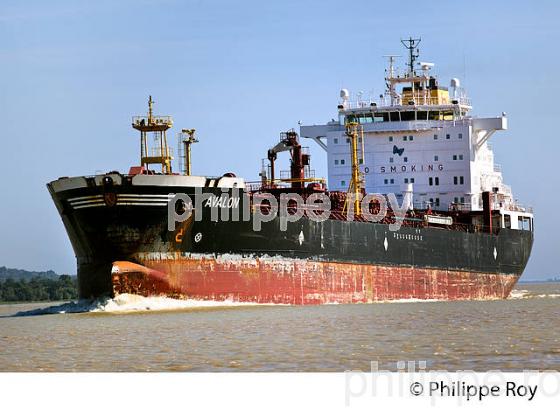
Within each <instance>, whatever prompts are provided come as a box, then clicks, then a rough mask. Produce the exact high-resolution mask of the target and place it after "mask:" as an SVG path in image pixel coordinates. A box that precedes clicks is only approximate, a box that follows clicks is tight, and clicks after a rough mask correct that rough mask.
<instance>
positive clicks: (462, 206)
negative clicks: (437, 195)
mask: <svg viewBox="0 0 560 410" xmlns="http://www.w3.org/2000/svg"><path fill="white" fill-rule="evenodd" d="M471 210H472V206H471V204H468V203H460V202H452V203H450V204H449V206H448V211H450V212H453V211H460V212H468V211H471Z"/></svg>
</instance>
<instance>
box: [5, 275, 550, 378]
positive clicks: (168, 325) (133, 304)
mask: <svg viewBox="0 0 560 410" xmlns="http://www.w3.org/2000/svg"><path fill="white" fill-rule="evenodd" d="M559 329H560V284H559V283H547V284H544V283H543V284H533V283H531V284H524V283H522V284H518V285H517V287H516V289H515V290H514V291H513V293H512V296H511V297H510V298H509V299H508V300H499V301H469V302H410V301H408V302H398V303H377V304H371V305H325V306H277V305H276V306H272V305H235V304H233V303H224V304H215V303H199V302H192V301H173V300H169V299H162V298H147V299H146V298H140V297H133V296H124V297H121V298H120V299H117V300H113V299H111V300H104V301H98V302H96V303H93V304H91V303H75V302H73V303H62V302H58V303H44V304H38V303H33V304H11V305H0V371H156V372H159V371H191V372H192V371H210V372H214V371H345V370H363V371H369V370H370V369H371V366H372V364H371V362H372V361H374V362H377V364H376V365H374V366H377V367H378V368H379V369H389V370H396V369H397V367H398V366H399V365H398V363H399V362H402V361H416V362H417V363H418V362H419V361H422V362H425V363H426V369H427V370H448V371H456V370H475V371H487V370H503V371H522V370H552V369H553V370H560V330H559Z"/></svg>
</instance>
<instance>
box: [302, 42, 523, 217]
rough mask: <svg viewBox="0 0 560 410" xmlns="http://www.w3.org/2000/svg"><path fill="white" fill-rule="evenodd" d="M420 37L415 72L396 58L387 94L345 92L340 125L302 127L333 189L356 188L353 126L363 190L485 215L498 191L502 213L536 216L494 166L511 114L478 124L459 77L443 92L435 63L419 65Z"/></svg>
mask: <svg viewBox="0 0 560 410" xmlns="http://www.w3.org/2000/svg"><path fill="white" fill-rule="evenodd" d="M419 41H420V40H419V39H412V38H411V39H409V40H406V41H404V42H403V44H404V45H405V47H406V48H407V50H408V52H409V62H408V64H407V65H408V69H407V71H406V72H404V73H403V72H400V71H399V70H397V68H396V67H395V59H396V56H388V59H389V67H388V69H387V70H386V72H387V75H386V77H385V84H386V90H385V92H384V94H381V95H379V96H378V98H375V99H374V98H370V99H364V98H363V94H362V93H360V92H359V93H357V94H355V95H354V96H353V95H352V94H351V93H350V92H349V91H348V90H347V89H342V90H341V91H340V100H339V103H338V106H337V110H338V119H332V120H331V121H329V122H327V123H326V124H319V125H310V126H301V128H300V135H301V136H302V137H303V138H311V139H313V140H315V141H316V142H317V143H318V144H319V145H320V146H321V147H322V148H323V149H324V150H325V151H326V152H327V161H328V187H329V189H330V190H332V191H347V190H349V186H350V185H351V184H352V180H353V178H352V175H353V170H352V155H353V152H352V151H353V150H352V140H351V138H349V136H348V134H347V128H348V127H349V126H353V124H357V125H358V126H359V130H358V131H357V132H358V133H359V138H358V141H357V143H358V145H357V146H358V150H359V152H358V156H357V157H358V159H359V164H358V165H359V169H360V173H361V174H362V175H363V186H364V188H365V191H366V192H369V193H381V194H388V193H395V194H396V195H397V198H399V197H401V198H402V197H403V195H404V193H405V192H413V197H414V200H413V205H414V207H415V208H418V209H421V208H424V209H425V208H426V207H431V208H433V209H436V210H445V211H447V210H450V209H463V210H469V211H480V210H482V207H483V203H482V202H483V201H482V192H484V191H490V192H492V193H493V198H494V209H498V208H500V209H503V210H504V211H506V210H507V211H515V212H525V211H528V210H526V209H524V208H523V207H521V206H520V205H518V204H517V203H516V202H515V200H514V199H513V196H512V193H511V188H510V187H509V186H508V185H506V184H505V183H504V182H503V177H502V172H501V168H500V167H499V166H498V165H495V164H494V154H493V151H492V147H491V145H490V144H489V143H488V141H489V139H490V137H491V136H492V135H493V134H494V133H495V132H496V131H500V130H506V129H507V117H506V115H505V113H502V114H501V115H498V116H495V117H488V118H477V117H474V116H472V115H471V114H470V111H471V110H472V105H471V101H470V100H469V98H468V97H467V95H466V92H465V90H464V89H463V88H462V87H461V84H460V81H459V80H458V79H457V78H452V79H451V80H450V83H449V87H443V86H441V85H440V84H439V82H438V79H437V77H436V76H435V75H433V74H432V69H433V67H434V64H432V63H425V62H420V63H418V62H417V58H418V55H419V53H418V44H419Z"/></svg>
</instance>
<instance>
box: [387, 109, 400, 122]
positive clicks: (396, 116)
mask: <svg viewBox="0 0 560 410" xmlns="http://www.w3.org/2000/svg"><path fill="white" fill-rule="evenodd" d="M389 118H391V121H400V120H401V116H400V115H399V112H398V111H393V112H391V113H389Z"/></svg>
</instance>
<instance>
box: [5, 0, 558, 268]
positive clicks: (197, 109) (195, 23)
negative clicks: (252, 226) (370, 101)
mask: <svg viewBox="0 0 560 410" xmlns="http://www.w3.org/2000/svg"><path fill="white" fill-rule="evenodd" d="M559 12H560V5H559V4H558V3H557V2H554V1H540V2H538V3H536V2H535V3H534V4H532V2H527V1H523V2H522V1H492V2H488V1H485V2H482V1H469V2H450V1H433V2H425V3H422V4H421V3H418V2H417V1H401V2H398V4H397V3H391V2H374V1H359V0H356V1H353V2H340V1H330V0H323V1H315V2H311V1H292V0H283V1H278V2H272V1H269V2H265V1H237V2H226V1H202V0H200V1H157V2H156V1H122V2H117V1H97V2H86V1H83V2H81V1H49V2H44V1H25V2H22V1H10V0H8V1H6V0H4V1H2V3H1V5H0V64H1V67H2V69H1V73H2V75H1V76H0V90H1V91H0V115H1V117H2V128H1V135H2V139H1V141H2V146H1V150H2V153H3V155H2V161H1V163H0V171H1V175H0V178H1V181H2V182H0V187H1V191H0V192H1V193H0V266H1V265H6V266H10V267H21V268H27V269H41V270H42V269H54V270H56V271H58V272H60V273H64V272H69V273H74V272H75V259H74V256H73V253H72V249H71V247H70V243H69V241H68V239H67V238H66V234H65V232H64V228H63V226H62V223H61V221H60V218H59V216H58V215H57V213H56V210H55V207H54V205H53V204H52V203H51V200H50V197H49V194H48V192H47V190H46V188H45V184H46V182H48V181H50V180H52V179H56V178H58V177H59V176H64V175H83V174H94V173H95V172H96V171H100V170H105V171H108V170H113V169H116V170H121V171H126V170H128V168H129V166H130V165H132V164H136V163H137V162H138V138H137V135H136V132H135V131H134V130H133V129H132V128H131V127H130V117H131V116H132V115H135V114H142V113H144V112H145V110H146V100H147V96H148V95H149V94H151V95H153V97H154V99H155V101H156V105H155V109H156V112H157V113H159V114H171V115H173V117H174V120H175V124H176V129H179V128H196V129H197V132H198V134H199V138H200V141H201V142H200V143H199V144H197V145H196V146H195V147H194V158H193V160H194V165H193V171H194V172H195V173H197V174H209V175H218V174H222V173H224V172H227V171H233V172H235V173H236V174H238V175H241V176H244V177H245V178H247V179H249V180H256V179H257V175H258V171H259V168H260V159H261V158H263V157H264V156H265V153H266V149H267V148H268V147H269V146H271V145H272V144H273V143H274V142H275V141H276V140H277V138H278V134H279V132H280V131H283V130H286V129H289V128H291V127H297V123H298V121H302V122H303V123H304V124H312V123H324V122H326V121H327V120H329V119H330V118H332V117H334V116H335V115H336V105H337V103H338V92H339V90H340V88H341V87H342V86H344V87H346V88H349V89H350V90H354V91H358V90H363V91H364V92H365V93H366V94H368V93H369V92H370V91H372V90H373V92H374V93H375V94H380V93H381V92H382V91H383V74H384V71H383V70H384V68H385V67H384V65H385V61H384V59H383V58H382V55H385V54H395V53H396V54H403V51H404V50H403V49H402V48H401V45H400V41H399V40H400V38H403V37H408V36H409V35H414V36H420V37H422V43H421V53H422V54H421V55H422V59H423V60H427V61H433V62H435V63H436V68H435V71H436V73H437V74H438V75H439V76H440V80H441V82H442V83H443V84H447V82H448V81H449V78H451V77H458V78H460V79H461V80H462V84H463V85H464V86H465V87H466V88H467V91H468V93H469V95H470V97H471V98H472V101H473V105H474V107H475V110H474V113H475V114H476V115H480V116H494V115H499V114H501V113H502V111H505V112H507V114H508V117H509V127H510V129H509V130H508V131H505V132H499V133H496V134H495V135H494V136H493V137H492V143H493V146H494V151H495V156H496V162H497V163H499V164H501V165H502V167H503V171H504V177H505V180H506V183H508V184H510V185H512V188H513V190H514V194H515V195H516V196H517V197H518V198H519V200H520V202H521V203H527V204H531V205H533V206H534V207H535V212H536V242H535V247H534V250H533V254H532V256H531V260H530V262H529V265H528V267H527V270H526V272H525V275H524V279H541V278H547V277H551V276H556V275H560V267H559V266H558V263H557V260H556V256H557V254H558V251H559V250H560V246H559V245H560V239H559V238H560V237H559V232H560V218H558V213H559V212H558V205H559V204H558V203H559V200H560V194H559V193H558V189H557V187H558V182H557V181H556V175H557V173H558V171H557V166H558V157H559V156H558V152H559V149H560V141H559V139H558V137H557V135H556V134H557V130H556V128H557V127H556V126H555V120H556V119H558V118H559V114H558V108H557V107H558V99H559V98H560V86H559V81H560V80H559V79H558V74H557V73H558V67H559V66H560V55H559V54H560V53H558V50H557V48H556V47H557V44H558V41H559V40H560V36H559V31H560V28H559V27H560V26H559V25H558V23H557V16H558V15H559ZM171 135H174V133H171ZM310 147H311V152H312V154H314V156H313V157H312V163H313V165H314V168H315V169H316V171H317V174H321V175H326V163H325V158H324V155H323V154H322V151H321V150H320V149H319V148H317V147H315V146H314V145H312V144H310Z"/></svg>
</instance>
